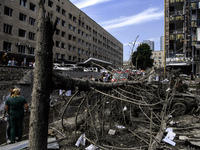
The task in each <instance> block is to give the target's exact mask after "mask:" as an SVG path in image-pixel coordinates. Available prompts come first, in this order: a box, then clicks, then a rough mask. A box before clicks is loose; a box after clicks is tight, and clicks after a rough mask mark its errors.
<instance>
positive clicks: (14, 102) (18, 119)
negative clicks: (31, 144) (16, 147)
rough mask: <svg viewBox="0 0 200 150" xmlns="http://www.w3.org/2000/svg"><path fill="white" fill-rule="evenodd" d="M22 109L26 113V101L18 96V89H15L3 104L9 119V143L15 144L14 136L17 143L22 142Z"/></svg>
mask: <svg viewBox="0 0 200 150" xmlns="http://www.w3.org/2000/svg"><path fill="white" fill-rule="evenodd" d="M24 109H25V110H26V113H28V104H27V101H26V99H25V98H24V97H23V96H20V89H19V88H15V89H14V90H13V94H12V96H11V97H9V98H8V100H7V101H6V104H5V110H6V112H7V113H8V115H9V117H10V125H11V143H15V137H16V135H17V136H18V141H21V140H22V132H23V128H22V124H23V118H24Z"/></svg>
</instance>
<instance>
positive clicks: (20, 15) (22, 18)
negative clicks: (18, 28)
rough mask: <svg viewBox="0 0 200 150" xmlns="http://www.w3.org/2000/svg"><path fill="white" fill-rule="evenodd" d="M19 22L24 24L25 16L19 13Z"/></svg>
mask: <svg viewBox="0 0 200 150" xmlns="http://www.w3.org/2000/svg"><path fill="white" fill-rule="evenodd" d="M19 20H21V21H23V22H26V15H24V14H22V13H19Z"/></svg>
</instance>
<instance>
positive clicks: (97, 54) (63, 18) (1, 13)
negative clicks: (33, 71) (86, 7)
mask: <svg viewBox="0 0 200 150" xmlns="http://www.w3.org/2000/svg"><path fill="white" fill-rule="evenodd" d="M44 2H45V3H44V5H45V10H46V12H45V16H46V17H47V16H49V17H50V19H51V20H52V21H53V22H54V21H55V20H56V19H57V20H58V24H57V29H56V31H55V34H54V36H53V40H54V47H53V59H54V62H64V63H77V62H84V61H86V60H87V59H89V58H94V59H98V60H102V61H104V62H109V63H110V64H112V65H113V67H116V68H117V67H122V66H123V44H122V43H121V42H120V41H118V40H117V39H116V38H115V37H114V36H112V35H111V34H110V33H109V32H107V31H106V30H105V29H104V28H103V27H101V26H100V25H99V24H98V23H96V22H95V21H94V20H93V19H91V18H90V17H89V16H87V14H85V13H84V12H82V11H81V10H80V9H78V8H77V7H76V6H75V5H74V4H72V3H71V2H70V1H69V0H44ZM37 3H38V1H36V0H1V1H0V57H1V58H2V55H3V54H4V53H5V52H6V53H8V56H9V58H12V57H15V59H16V60H17V61H18V63H20V62H22V61H23V60H24V61H25V62H26V63H28V62H30V61H33V60H34V54H35V47H36V34H37V31H36V27H37V20H38V14H39V6H38V4H37Z"/></svg>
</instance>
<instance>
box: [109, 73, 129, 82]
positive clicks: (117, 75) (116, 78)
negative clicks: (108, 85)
mask: <svg viewBox="0 0 200 150" xmlns="http://www.w3.org/2000/svg"><path fill="white" fill-rule="evenodd" d="M127 78H128V73H126V72H115V73H113V74H112V79H111V82H116V81H125V80H127Z"/></svg>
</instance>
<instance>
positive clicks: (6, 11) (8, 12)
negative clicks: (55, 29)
mask: <svg viewBox="0 0 200 150" xmlns="http://www.w3.org/2000/svg"><path fill="white" fill-rule="evenodd" d="M20 5H27V1H26V0H21V1H20ZM30 9H31V10H33V11H35V10H36V6H35V5H34V4H32V3H30ZM56 10H57V11H58V12H60V7H59V6H57V7H56ZM12 13H13V9H11V8H9V7H6V6H5V9H4V14H6V15H8V16H12ZM62 14H63V15H65V14H66V11H65V10H63V11H62ZM48 16H50V18H51V19H52V17H53V14H50V13H48ZM56 19H57V21H58V24H60V18H58V17H57V18H56ZM69 19H70V20H72V19H73V21H74V22H75V23H76V17H74V16H72V14H70V13H69ZM19 20H21V21H24V22H26V15H24V14H22V13H20V15H19ZM29 23H30V24H31V25H32V24H35V19H33V18H31V19H29ZM79 25H81V26H82V27H84V26H85V24H84V22H81V20H79ZM62 26H64V27H66V23H65V21H64V20H62ZM69 29H70V30H73V31H75V32H76V27H73V29H72V25H70V24H69ZM86 29H87V30H89V31H91V27H89V26H88V25H86ZM93 34H95V35H97V31H95V30H93ZM99 37H102V35H101V34H99Z"/></svg>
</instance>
